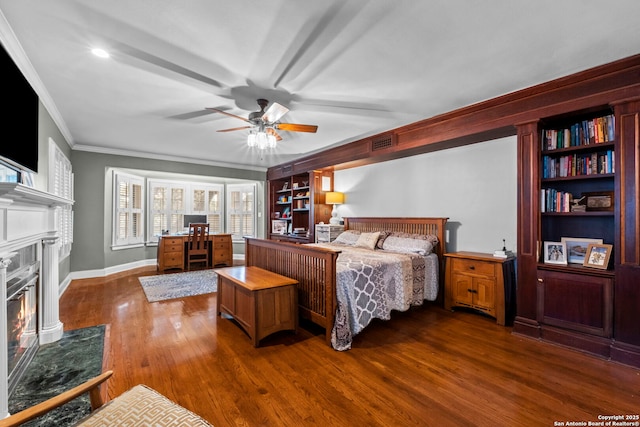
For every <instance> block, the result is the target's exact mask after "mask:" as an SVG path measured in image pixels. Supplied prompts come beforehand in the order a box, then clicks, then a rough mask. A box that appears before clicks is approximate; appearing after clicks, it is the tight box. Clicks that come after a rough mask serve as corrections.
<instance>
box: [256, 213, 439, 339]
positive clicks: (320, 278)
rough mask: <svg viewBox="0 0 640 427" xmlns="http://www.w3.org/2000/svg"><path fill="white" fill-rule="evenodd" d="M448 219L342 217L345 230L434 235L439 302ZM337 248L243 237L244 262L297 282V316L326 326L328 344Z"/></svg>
mask: <svg viewBox="0 0 640 427" xmlns="http://www.w3.org/2000/svg"><path fill="white" fill-rule="evenodd" d="M447 219H448V218H383V217H379V218H377V217H361V218H344V222H345V230H357V231H360V232H363V233H370V232H375V231H393V232H403V233H413V234H433V235H435V236H437V237H438V244H437V245H435V247H434V249H433V252H434V253H435V254H437V255H438V261H439V267H440V268H439V270H440V275H439V291H438V297H437V300H436V303H438V304H440V305H442V298H443V295H444V256H443V255H444V253H445V252H446V250H445V224H446V222H447ZM339 253H340V250H334V249H327V248H322V247H316V246H313V245H301V244H295V243H288V242H280V241H275V240H264V239H256V238H247V239H246V248H245V264H246V265H247V266H257V267H261V268H264V269H265V270H269V271H273V272H274V273H278V274H281V275H283V276H287V277H290V278H292V279H295V280H297V281H298V283H299V285H298V304H299V313H300V316H301V317H302V318H304V319H308V320H310V321H311V322H313V323H315V324H317V325H319V326H321V327H323V328H324V329H325V338H326V341H327V343H328V344H329V345H330V344H331V330H332V328H333V324H334V321H335V311H336V306H337V301H336V260H337V258H338V254H339Z"/></svg>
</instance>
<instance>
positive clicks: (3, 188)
mask: <svg viewBox="0 0 640 427" xmlns="http://www.w3.org/2000/svg"><path fill="white" fill-rule="evenodd" d="M0 199H5V200H3V201H5V202H7V201H9V203H24V204H28V205H37V206H48V207H54V206H64V205H72V204H73V200H69V199H65V198H63V197H59V196H56V195H54V194H51V193H47V192H46V191H41V190H36V189H35V188H32V187H28V186H26V185H23V184H17V183H15V182H0Z"/></svg>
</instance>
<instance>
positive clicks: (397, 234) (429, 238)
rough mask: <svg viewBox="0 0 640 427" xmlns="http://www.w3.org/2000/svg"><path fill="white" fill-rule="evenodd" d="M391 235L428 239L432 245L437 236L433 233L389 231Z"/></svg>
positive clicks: (434, 243)
mask: <svg viewBox="0 0 640 427" xmlns="http://www.w3.org/2000/svg"><path fill="white" fill-rule="evenodd" d="M391 235H392V236H396V237H406V238H407V239H416V240H428V241H430V242H431V244H432V245H433V246H435V245H436V244H437V243H438V236H436V235H435V234H414V233H403V232H400V231H394V232H392V233H391Z"/></svg>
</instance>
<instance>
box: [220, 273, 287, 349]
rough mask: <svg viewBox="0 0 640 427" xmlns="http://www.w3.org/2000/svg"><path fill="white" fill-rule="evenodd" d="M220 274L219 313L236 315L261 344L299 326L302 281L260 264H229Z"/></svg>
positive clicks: (254, 341)
mask: <svg viewBox="0 0 640 427" xmlns="http://www.w3.org/2000/svg"><path fill="white" fill-rule="evenodd" d="M215 271H216V273H218V296H217V306H218V307H217V308H218V315H219V316H222V314H223V313H224V314H227V315H229V316H231V317H233V318H234V319H235V320H236V321H237V322H238V324H239V325H240V326H241V327H242V329H244V330H245V332H246V333H247V334H248V335H249V337H250V338H251V339H252V342H253V346H254V347H258V345H259V343H260V340H261V339H263V338H265V337H267V336H269V335H271V334H273V333H275V332H278V331H286V330H293V331H294V332H297V328H298V288H297V284H298V281H297V280H294V279H290V278H288V277H285V276H281V275H279V274H276V273H273V272H271V271H267V270H264V269H262V268H259V267H244V266H242V267H228V268H220V269H217V270H215Z"/></svg>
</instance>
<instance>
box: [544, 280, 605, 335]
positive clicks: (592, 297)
mask: <svg viewBox="0 0 640 427" xmlns="http://www.w3.org/2000/svg"><path fill="white" fill-rule="evenodd" d="M538 286H539V288H538V293H539V302H538V321H539V322H540V323H543V324H546V325H552V326H556V327H559V328H564V329H570V330H574V331H579V332H583V333H586V334H591V335H596V336H601V337H605V338H610V337H611V332H612V323H613V322H612V309H613V279H611V278H607V277H597V276H586V275H582V274H570V273H564V272H559V271H545V270H540V271H538Z"/></svg>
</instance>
